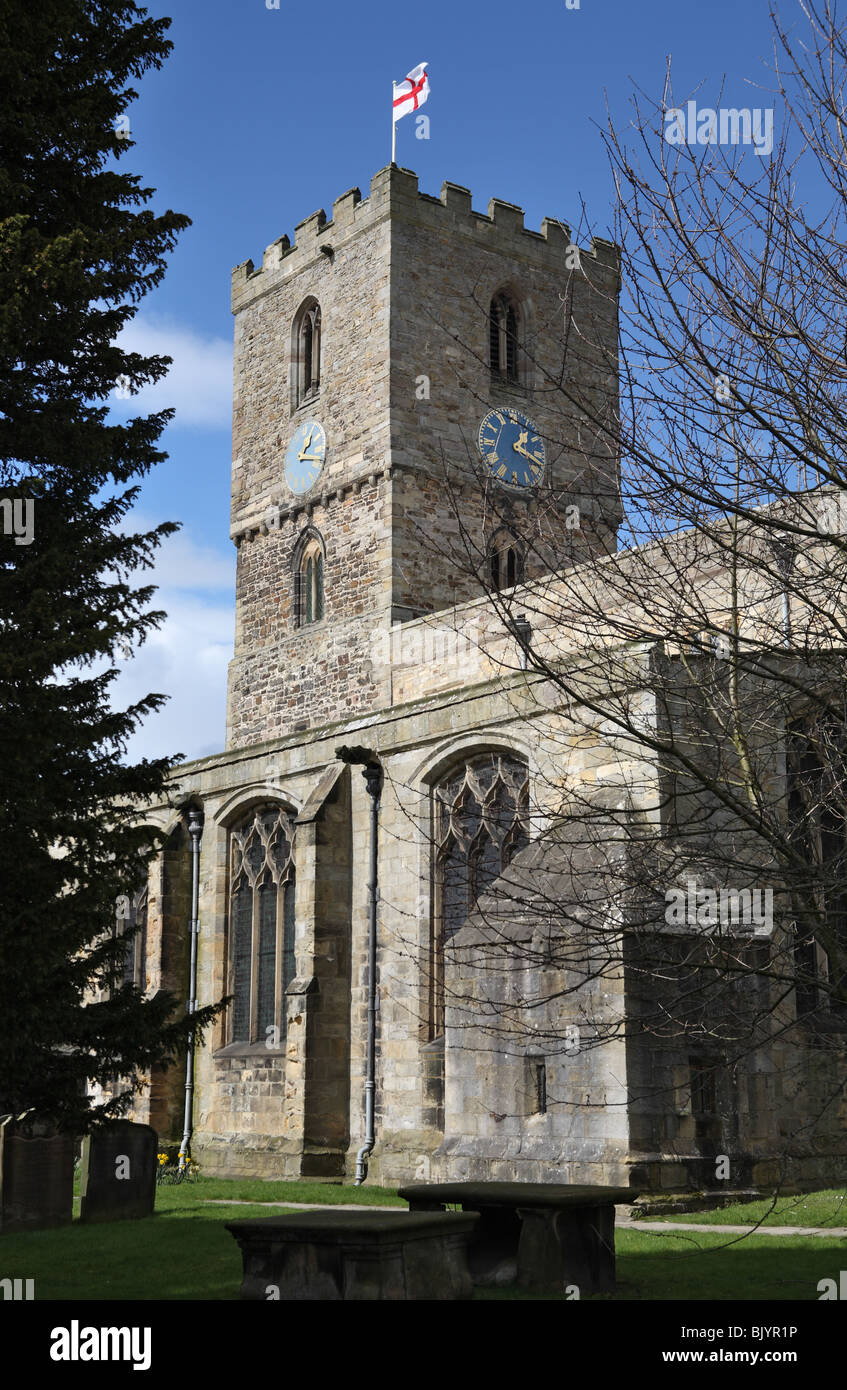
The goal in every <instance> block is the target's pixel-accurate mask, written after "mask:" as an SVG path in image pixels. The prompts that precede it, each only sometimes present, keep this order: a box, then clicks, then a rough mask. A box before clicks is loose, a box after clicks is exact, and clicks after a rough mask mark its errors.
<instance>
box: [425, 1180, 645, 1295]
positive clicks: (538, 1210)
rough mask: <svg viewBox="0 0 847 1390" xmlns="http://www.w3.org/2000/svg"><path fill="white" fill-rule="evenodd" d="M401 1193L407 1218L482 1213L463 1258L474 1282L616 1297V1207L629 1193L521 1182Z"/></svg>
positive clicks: (442, 1186) (440, 1185)
mask: <svg viewBox="0 0 847 1390" xmlns="http://www.w3.org/2000/svg"><path fill="white" fill-rule="evenodd" d="M398 1191H399V1194H400V1196H401V1197H403V1198H405V1200H406V1201H407V1202H408V1203H409V1208H410V1211H411V1212H419V1213H421V1214H424V1213H426V1212H433V1213H434V1212H443V1211H444V1210H445V1209H446V1208H447V1207H448V1206H460V1207H461V1208H462V1210H463V1212H464V1213H465V1214H468V1213H471V1212H477V1213H478V1214H479V1217H480V1222H479V1225H478V1227H477V1229H476V1231H475V1233H474V1235H473V1238H472V1241H471V1244H470V1247H469V1252H468V1258H469V1263H470V1271H471V1278H472V1279H473V1282H474V1283H475V1284H478V1285H483V1286H485V1285H492V1284H509V1283H517V1284H518V1286H519V1287H520V1288H523V1289H527V1290H533V1291H536V1292H539V1291H541V1290H545V1289H547V1290H550V1289H555V1288H558V1289H561V1290H562V1293H563V1294H564V1292H565V1289H566V1288H567V1287H568V1286H571V1287H574V1286H575V1288H576V1289H578V1290H579V1295H580V1296H581V1295H583V1294H589V1293H612V1292H613V1291H614V1288H615V1206H616V1205H617V1204H621V1203H630V1202H634V1201H635V1199H636V1197H637V1196H638V1193H637V1192H634V1191H632V1189H630V1188H626V1187H576V1186H571V1185H569V1184H568V1185H564V1184H557V1183H524V1182H450V1183H412V1184H410V1185H409V1186H407V1187H401V1188H399V1189H398Z"/></svg>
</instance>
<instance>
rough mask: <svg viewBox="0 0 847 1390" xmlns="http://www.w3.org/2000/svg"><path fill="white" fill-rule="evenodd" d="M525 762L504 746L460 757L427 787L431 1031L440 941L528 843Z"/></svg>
mask: <svg viewBox="0 0 847 1390" xmlns="http://www.w3.org/2000/svg"><path fill="white" fill-rule="evenodd" d="M528 809H529V782H528V778H527V768H526V764H525V763H524V762H522V761H521V759H520V758H516V757H513V756H510V755H509V754H505V753H483V754H479V755H477V756H475V757H472V758H468V759H466V760H465V761H463V762H462V763H461V764H460V766H459V767H457V768H454V769H453V771H452V772H451V773H450V774H449V775H448V776H447V777H445V778H444V779H443V780H442V781H441V782H439V783H438V785H437V786H436V787H435V788H434V791H433V822H434V841H435V885H434V886H435V899H434V906H435V912H434V920H433V932H432V961H431V971H430V980H431V987H430V1008H429V1028H430V1038H433V1039H434V1038H437V1037H440V1036H441V1035H442V1033H443V1032H444V947H445V944H446V942H448V941H449V940H450V938H451V937H452V936H454V935H455V934H456V932H457V931H458V930H459V928H460V927H462V926H463V925H464V923H465V921H466V920H467V918H468V916H469V914H470V913H471V912H472V911H473V908H474V907H475V905H476V903H477V901H478V899H479V898H480V896H481V895H482V894H483V893H484V892H485V891H486V890H487V889H488V888H490V886H491V884H492V883H493V882H494V880H495V879H496V878H499V877H500V875H501V874H502V873H503V871H504V870H505V869H506V867H507V866H508V865H509V863H510V862H511V860H512V859H513V858H514V856H515V855H516V854H517V852H518V851H519V850H521V849H523V848H524V846H525V845H527V844H529V836H528V833H527V819H528Z"/></svg>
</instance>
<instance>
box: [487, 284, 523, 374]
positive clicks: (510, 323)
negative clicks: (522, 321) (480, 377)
mask: <svg viewBox="0 0 847 1390" xmlns="http://www.w3.org/2000/svg"><path fill="white" fill-rule="evenodd" d="M489 320H490V326H489V332H490V340H489V341H490V356H491V375H492V376H493V377H497V378H498V379H500V380H501V381H511V382H517V381H518V380H519V363H518V311H517V307H516V305H515V302H514V300H513V299H512V298H511V297H510V296H509V295H507V294H504V293H500V294H496V295H495V296H494V298H493V299H492V301H491V309H490V312H489Z"/></svg>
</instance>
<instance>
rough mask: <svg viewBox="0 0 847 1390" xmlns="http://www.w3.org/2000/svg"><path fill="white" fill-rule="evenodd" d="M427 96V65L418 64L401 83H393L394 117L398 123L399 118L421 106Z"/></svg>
mask: <svg viewBox="0 0 847 1390" xmlns="http://www.w3.org/2000/svg"><path fill="white" fill-rule="evenodd" d="M428 96H429V75H428V73H427V64H426V63H418V66H417V67H416V68H412V71H411V72H410V73H409V75H408V77H407V78H405V79H404V81H403V82H395V83H394V117H393V119H394V120H395V121H399V119H400V117H401V116H408V114H409V112H410V111H417V110H418V108H419V107H421V106H423V104H424V102H425V101H426V99H427V97H428Z"/></svg>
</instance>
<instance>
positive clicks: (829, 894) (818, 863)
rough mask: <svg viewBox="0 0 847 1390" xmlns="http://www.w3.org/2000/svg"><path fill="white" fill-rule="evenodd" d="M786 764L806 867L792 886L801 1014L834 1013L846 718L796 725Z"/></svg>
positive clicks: (843, 907) (840, 946)
mask: <svg viewBox="0 0 847 1390" xmlns="http://www.w3.org/2000/svg"><path fill="white" fill-rule="evenodd" d="M787 762H788V769H787V770H788V815H789V836H790V838H791V839H792V840H793V841H794V843H795V844H796V846H797V848H798V849H799V852H800V855H801V857H802V860H803V862H804V863H805V864H807V865H808V877H804V878H803V880H802V881H801V880H799V879H795V882H794V884H793V887H794V890H795V896H796V900H797V903H798V907H799V912H798V920H797V923H796V924H795V945H794V968H795V975H796V999H797V1013H798V1016H799V1015H803V1014H807V1013H810V1012H811V1011H812V1010H814V1009H815V1008H817V1007H818V1005H820V1004H824V1003H827V1004H828V1005H829V1007H832V997H833V995H834V994H835V993H836V992H837V988H838V983H839V980H840V979H842V978H843V976H844V973H845V970H847V964H846V963H845V962H847V887H845V883H847V736H845V724H844V720H843V719H841V718H837V717H835V716H834V715H830V714H827V713H825V712H822V713H820V714H817V715H813V716H809V717H806V718H805V719H802V720H797V721H795V722H794V723H793V724H792V725H791V726H790V727H789V729H788V733H787ZM804 904H805V911H804V906H803V905H804ZM816 917H817V921H818V923H819V924H822V925H823V930H822V931H821V930H820V927H819V926H818V927H816V925H815V919H816ZM827 982H829V986H830V987H829V989H827V988H826V985H827ZM833 986H834V987H835V988H833Z"/></svg>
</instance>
